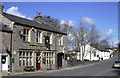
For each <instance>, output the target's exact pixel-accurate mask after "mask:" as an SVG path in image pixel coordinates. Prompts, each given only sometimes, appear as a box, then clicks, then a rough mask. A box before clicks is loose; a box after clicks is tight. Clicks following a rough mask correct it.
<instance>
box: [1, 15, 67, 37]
mask: <svg viewBox="0 0 120 78" xmlns="http://www.w3.org/2000/svg"><path fill="white" fill-rule="evenodd" d="M3 16H5V17H6V18H7V19H9V20H11V21H13V22H15V24H18V25H23V26H28V27H34V28H37V29H42V30H46V31H50V32H55V33H59V34H64V35H67V33H64V32H61V31H60V30H58V29H57V28H55V27H52V26H49V25H46V24H40V23H38V22H36V21H34V20H30V19H26V18H22V17H18V16H15V15H11V14H8V13H3Z"/></svg>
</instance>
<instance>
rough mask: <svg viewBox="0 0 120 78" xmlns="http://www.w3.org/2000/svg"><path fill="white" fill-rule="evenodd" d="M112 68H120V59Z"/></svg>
mask: <svg viewBox="0 0 120 78" xmlns="http://www.w3.org/2000/svg"><path fill="white" fill-rule="evenodd" d="M112 68H120V60H117V61H115V62H114V63H113V66H112Z"/></svg>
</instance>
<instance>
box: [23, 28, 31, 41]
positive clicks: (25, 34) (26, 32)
mask: <svg viewBox="0 0 120 78" xmlns="http://www.w3.org/2000/svg"><path fill="white" fill-rule="evenodd" d="M23 41H28V42H30V34H29V30H28V29H24V30H23Z"/></svg>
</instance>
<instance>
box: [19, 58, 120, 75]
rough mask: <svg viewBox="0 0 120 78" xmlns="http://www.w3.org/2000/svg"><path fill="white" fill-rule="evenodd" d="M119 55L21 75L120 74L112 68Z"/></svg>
mask: <svg viewBox="0 0 120 78" xmlns="http://www.w3.org/2000/svg"><path fill="white" fill-rule="evenodd" d="M115 60H118V56H115V57H113V58H111V59H108V60H104V61H101V62H98V63H97V64H93V65H87V66H82V67H81V66H79V67H74V68H69V69H64V70H59V71H55V72H46V73H33V74H26V75H21V76H118V75H119V71H120V70H115V69H112V68H111V67H112V64H113V62H114V61H115Z"/></svg>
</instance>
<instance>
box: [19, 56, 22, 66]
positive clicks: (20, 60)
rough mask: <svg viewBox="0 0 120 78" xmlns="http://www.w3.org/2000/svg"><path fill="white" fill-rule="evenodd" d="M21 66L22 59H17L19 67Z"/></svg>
mask: <svg viewBox="0 0 120 78" xmlns="http://www.w3.org/2000/svg"><path fill="white" fill-rule="evenodd" d="M21 65H22V58H21V57H20V58H19V66H21Z"/></svg>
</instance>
